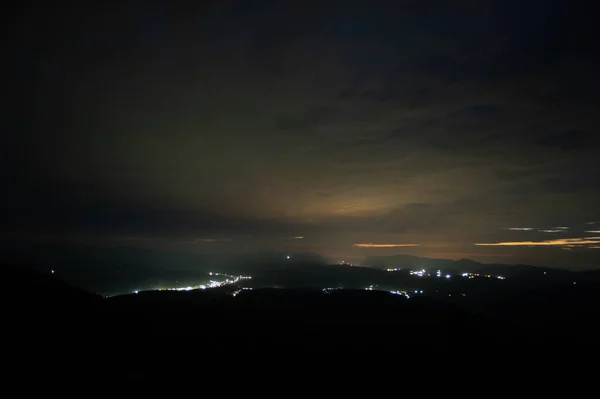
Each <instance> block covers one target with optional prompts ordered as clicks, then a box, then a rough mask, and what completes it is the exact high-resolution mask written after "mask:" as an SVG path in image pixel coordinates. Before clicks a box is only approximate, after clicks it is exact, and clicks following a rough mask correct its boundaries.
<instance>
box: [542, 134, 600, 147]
mask: <svg viewBox="0 0 600 399" xmlns="http://www.w3.org/2000/svg"><path fill="white" fill-rule="evenodd" d="M596 137H597V135H596V134H592V133H590V132H583V131H581V130H577V129H572V130H568V131H566V132H561V133H556V134H552V135H548V136H545V137H542V138H540V139H538V140H537V141H536V144H537V145H540V146H543V147H555V148H558V149H560V150H562V151H572V150H582V149H589V148H596V147H597V145H598V140H596Z"/></svg>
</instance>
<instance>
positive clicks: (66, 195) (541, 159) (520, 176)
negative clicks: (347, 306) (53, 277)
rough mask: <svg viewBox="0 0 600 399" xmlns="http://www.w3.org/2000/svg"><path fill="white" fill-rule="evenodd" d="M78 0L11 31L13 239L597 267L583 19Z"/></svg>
mask: <svg viewBox="0 0 600 399" xmlns="http://www.w3.org/2000/svg"><path fill="white" fill-rule="evenodd" d="M72 3H73V5H70V6H66V5H65V6H64V7H61V8H56V9H52V8H48V6H46V7H45V8H44V7H40V8H37V9H27V10H25V9H21V10H16V11H13V14H12V15H9V16H4V18H5V19H10V21H9V22H8V25H7V26H8V27H9V39H10V44H9V46H7V47H6V48H5V49H4V52H5V57H3V59H4V64H5V68H7V70H5V78H7V79H6V80H7V82H6V83H5V87H4V90H3V92H4V93H5V99H6V98H7V100H8V101H7V103H8V104H7V105H5V106H4V108H3V132H2V136H1V145H0V155H1V161H0V162H1V165H0V166H1V168H0V170H1V173H2V182H3V184H2V185H3V189H2V195H1V196H0V204H1V212H2V216H1V218H2V220H3V222H2V223H1V224H0V232H1V234H2V235H1V237H2V239H3V240H25V241H31V242H34V241H44V240H51V241H53V242H68V243H77V244H92V245H131V246H139V247H143V248H161V249H163V248H166V249H169V250H176V251H198V252H207V253H208V252H215V253H216V252H236V253H237V252H241V253H243V252H247V251H265V250H276V251H281V252H286V253H299V252H315V253H319V254H322V255H324V256H327V257H329V258H331V259H332V260H334V261H339V260H342V259H343V260H348V261H353V262H358V261H360V259H362V258H364V257H366V256H371V255H391V254H402V253H403V254H412V255H418V256H431V257H440V258H451V259H459V258H471V259H474V260H478V261H483V262H499V263H517V262H522V263H529V264H541V265H560V266H565V267H574V268H575V267H576V268H593V267H598V266H599V265H600V137H599V134H598V128H599V127H600V113H599V112H598V110H599V109H600V108H599V105H600V104H599V93H600V77H599V75H598V68H597V67H596V66H597V65H598V61H599V60H598V54H597V53H596V52H595V49H594V44H595V41H594V39H593V38H594V37H595V36H597V32H595V31H596V30H597V28H596V27H595V26H594V25H596V26H597V24H596V22H597V21H596V19H597V18H596V17H595V16H593V15H592V14H593V13H592V12H590V11H589V10H585V9H584V8H583V7H581V6H579V5H578V4H580V3H583V2H577V1H568V0H565V1H549V0H539V1H528V0H520V1H513V0H498V1H485V0H472V1H450V0H447V1H442V0H420V1H417V0H415V1H394V2H393V1H389V2H382V1H368V2H353V1H340V2H327V1H318V2H310V1H306V0H304V1H227V0H219V1H214V2H190V3H189V4H193V5H187V4H188V3H185V2H181V1H169V2H167V1H164V2H133V1H128V2H125V1H124V2H119V4H120V5H119V6H117V7H112V6H111V5H110V4H107V2H98V5H96V6H91V5H90V4H83V3H89V2H72ZM80 3H82V4H80ZM108 3H111V2H108ZM115 3H116V2H115ZM142 4H143V5H142Z"/></svg>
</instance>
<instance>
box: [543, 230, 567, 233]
mask: <svg viewBox="0 0 600 399" xmlns="http://www.w3.org/2000/svg"><path fill="white" fill-rule="evenodd" d="M538 231H539V232H540V233H564V232H565V231H564V230H538Z"/></svg>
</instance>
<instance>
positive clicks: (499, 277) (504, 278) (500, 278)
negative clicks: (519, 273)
mask: <svg viewBox="0 0 600 399" xmlns="http://www.w3.org/2000/svg"><path fill="white" fill-rule="evenodd" d="M498 280H506V277H502V276H498Z"/></svg>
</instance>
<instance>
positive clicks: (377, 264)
mask: <svg viewBox="0 0 600 399" xmlns="http://www.w3.org/2000/svg"><path fill="white" fill-rule="evenodd" d="M0 263H2V264H17V265H27V267H29V268H31V269H34V270H37V271H39V272H43V273H49V272H50V270H55V272H56V276H55V277H56V278H58V279H60V280H63V281H65V282H67V283H69V284H72V285H73V286H76V287H80V288H82V289H85V290H86V291H88V292H95V293H101V294H106V295H112V294H119V293H126V292H133V291H135V290H142V289H152V288H156V287H165V286H166V287H172V286H175V284H180V285H181V286H186V285H195V284H197V282H198V280H199V279H205V278H206V277H207V275H208V273H209V272H211V271H212V272H226V273H242V274H248V275H252V276H254V277H256V278H257V279H256V282H257V283H258V281H264V284H265V285H267V286H282V287H289V286H312V287H325V286H329V285H330V284H332V285H340V284H343V283H344V282H345V283H346V284H348V285H349V286H351V287H354V288H360V287H363V286H364V285H365V284H367V283H368V284H379V283H381V282H383V281H390V282H391V283H394V286H396V285H406V284H407V285H409V286H412V285H413V284H412V283H411V284H408V282H412V281H413V279H412V276H408V275H406V276H405V275H404V274H398V275H394V276H391V275H389V274H386V273H384V274H381V272H380V270H381V269H388V268H394V269H397V268H400V269H405V270H406V269H427V270H430V271H433V270H437V269H440V270H443V273H444V274H459V273H481V274H492V275H495V276H498V275H500V276H504V277H507V278H510V277H517V278H518V279H519V280H521V281H527V280H531V279H537V278H539V277H540V276H542V275H544V272H545V273H547V275H545V276H546V277H545V280H546V281H548V282H551V281H556V282H558V281H563V282H564V281H570V280H573V278H572V276H577V279H580V280H586V281H600V272H599V271H589V272H574V271H569V270H565V269H556V268H550V267H538V266H531V265H505V264H483V263H479V262H476V261H473V260H469V259H461V260H450V259H432V258H422V257H417V256H410V255H395V256H377V257H370V258H367V259H365V260H364V261H363V262H361V266H363V267H348V266H346V267H341V265H331V264H330V263H329V262H328V261H327V259H325V258H324V257H321V256H319V255H316V254H310V253H306V254H293V255H292V256H291V257H290V258H289V259H288V258H287V256H286V254H284V253H277V252H271V253H254V254H244V255H240V254H221V255H214V254H195V253H179V252H170V251H152V250H145V249H139V248H135V247H112V248H100V247H83V246H81V247H56V246H46V247H36V248H10V249H4V250H2V251H1V253H0ZM328 264H329V265H330V267H326V266H327V265H328ZM350 269H352V270H350ZM407 274H408V273H407ZM405 283H406V284H405Z"/></svg>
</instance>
